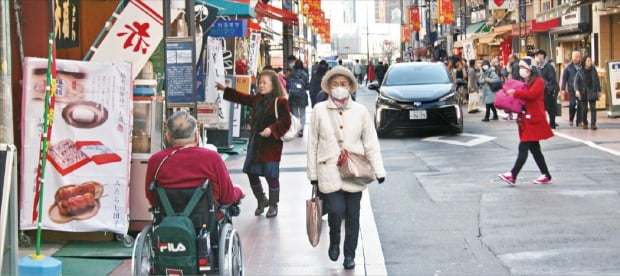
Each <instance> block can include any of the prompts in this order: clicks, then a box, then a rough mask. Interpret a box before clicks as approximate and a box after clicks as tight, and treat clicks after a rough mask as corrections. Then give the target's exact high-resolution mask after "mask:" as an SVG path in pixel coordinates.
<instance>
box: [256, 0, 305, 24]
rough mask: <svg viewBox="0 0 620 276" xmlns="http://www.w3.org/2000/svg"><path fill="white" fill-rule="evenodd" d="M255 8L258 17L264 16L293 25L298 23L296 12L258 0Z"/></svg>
mask: <svg viewBox="0 0 620 276" xmlns="http://www.w3.org/2000/svg"><path fill="white" fill-rule="evenodd" d="M255 10H256V14H258V16H259V17H260V16H264V17H267V18H271V19H275V20H278V21H281V22H282V23H284V24H288V25H293V26H297V25H298V24H299V20H298V18H297V14H294V13H292V12H290V11H287V10H283V9H279V8H276V7H274V6H272V5H269V4H265V3H264V2H263V1H258V2H257V3H256V8H255Z"/></svg>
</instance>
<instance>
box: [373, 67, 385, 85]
mask: <svg viewBox="0 0 620 276" xmlns="http://www.w3.org/2000/svg"><path fill="white" fill-rule="evenodd" d="M386 71H387V67H386V66H385V65H383V62H382V61H379V64H378V65H377V67H376V68H375V75H377V81H378V82H379V86H381V83H382V82H383V77H385V72H386Z"/></svg>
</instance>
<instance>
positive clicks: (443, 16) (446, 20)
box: [437, 0, 454, 24]
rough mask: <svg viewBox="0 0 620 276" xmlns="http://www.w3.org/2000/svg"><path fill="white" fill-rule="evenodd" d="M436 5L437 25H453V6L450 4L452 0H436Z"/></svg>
mask: <svg viewBox="0 0 620 276" xmlns="http://www.w3.org/2000/svg"><path fill="white" fill-rule="evenodd" d="M437 4H438V5H439V7H438V9H437V10H438V11H439V14H438V16H437V18H438V21H437V23H438V24H452V23H454V6H453V4H452V0H438V1H437Z"/></svg>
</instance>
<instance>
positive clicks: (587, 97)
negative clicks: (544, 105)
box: [574, 57, 601, 130]
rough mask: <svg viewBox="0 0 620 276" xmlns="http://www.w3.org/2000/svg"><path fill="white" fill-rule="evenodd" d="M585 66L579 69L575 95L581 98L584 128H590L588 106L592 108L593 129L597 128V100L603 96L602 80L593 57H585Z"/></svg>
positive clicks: (576, 77) (591, 121)
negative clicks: (593, 63) (594, 64)
mask: <svg viewBox="0 0 620 276" xmlns="http://www.w3.org/2000/svg"><path fill="white" fill-rule="evenodd" d="M583 65H584V66H583V67H582V68H581V69H579V70H578V71H577V76H575V85H574V87H575V96H577V98H579V104H580V105H581V118H583V129H588V120H587V119H586V118H587V117H588V107H589V108H590V124H591V128H592V130H596V129H597V127H596V101H597V100H598V98H599V97H600V96H601V80H600V79H599V78H598V72H597V71H596V68H595V67H594V66H593V65H592V58H591V57H586V58H585V59H584V63H583Z"/></svg>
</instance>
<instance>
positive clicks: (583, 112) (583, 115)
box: [581, 101, 596, 126]
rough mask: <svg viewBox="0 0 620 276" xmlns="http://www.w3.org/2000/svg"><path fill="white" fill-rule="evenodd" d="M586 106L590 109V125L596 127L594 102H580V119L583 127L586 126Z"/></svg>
mask: <svg viewBox="0 0 620 276" xmlns="http://www.w3.org/2000/svg"><path fill="white" fill-rule="evenodd" d="M588 106H589V109H590V123H591V124H592V125H593V126H594V125H596V101H581V118H582V120H583V124H584V125H588Z"/></svg>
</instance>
